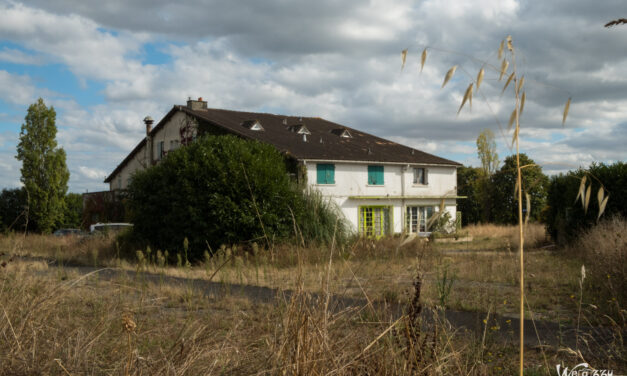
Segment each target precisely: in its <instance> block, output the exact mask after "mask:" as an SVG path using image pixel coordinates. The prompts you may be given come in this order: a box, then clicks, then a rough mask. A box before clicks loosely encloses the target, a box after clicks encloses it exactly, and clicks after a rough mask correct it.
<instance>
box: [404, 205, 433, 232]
mask: <svg viewBox="0 0 627 376" xmlns="http://www.w3.org/2000/svg"><path fill="white" fill-rule="evenodd" d="M432 215H433V206H408V207H407V212H406V215H405V228H406V230H407V232H408V233H410V234H415V233H418V232H426V231H429V229H428V228H427V223H428V222H429V218H431V216H432Z"/></svg>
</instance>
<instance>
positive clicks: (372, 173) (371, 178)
mask: <svg viewBox="0 0 627 376" xmlns="http://www.w3.org/2000/svg"><path fill="white" fill-rule="evenodd" d="M368 185H383V166H368Z"/></svg>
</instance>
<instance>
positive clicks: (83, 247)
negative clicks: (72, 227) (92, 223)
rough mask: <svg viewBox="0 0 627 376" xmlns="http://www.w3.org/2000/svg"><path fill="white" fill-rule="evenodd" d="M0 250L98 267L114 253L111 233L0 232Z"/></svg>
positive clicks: (17, 254) (115, 251)
mask: <svg viewBox="0 0 627 376" xmlns="http://www.w3.org/2000/svg"><path fill="white" fill-rule="evenodd" d="M0 252H4V253H5V254H10V255H14V256H22V257H41V258H46V259H49V260H50V259H52V260H54V261H56V262H58V263H60V264H65V265H69V264H72V265H90V266H96V265H97V266H102V265H107V264H110V263H111V262H113V261H114V259H115V257H116V256H117V246H116V243H115V237H113V236H102V235H95V236H85V237H79V236H52V235H40V234H28V235H24V234H21V233H9V234H6V235H0Z"/></svg>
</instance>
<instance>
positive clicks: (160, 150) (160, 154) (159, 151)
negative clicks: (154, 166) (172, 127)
mask: <svg viewBox="0 0 627 376" xmlns="http://www.w3.org/2000/svg"><path fill="white" fill-rule="evenodd" d="M163 144H164V142H163V141H159V142H157V159H158V160H159V159H161V158H163V154H164V151H165V150H163Z"/></svg>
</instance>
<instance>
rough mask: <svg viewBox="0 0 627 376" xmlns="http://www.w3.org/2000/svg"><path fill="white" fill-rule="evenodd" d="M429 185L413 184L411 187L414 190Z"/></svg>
mask: <svg viewBox="0 0 627 376" xmlns="http://www.w3.org/2000/svg"><path fill="white" fill-rule="evenodd" d="M428 186H429V184H413V185H412V187H416V188H427V187H428Z"/></svg>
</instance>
